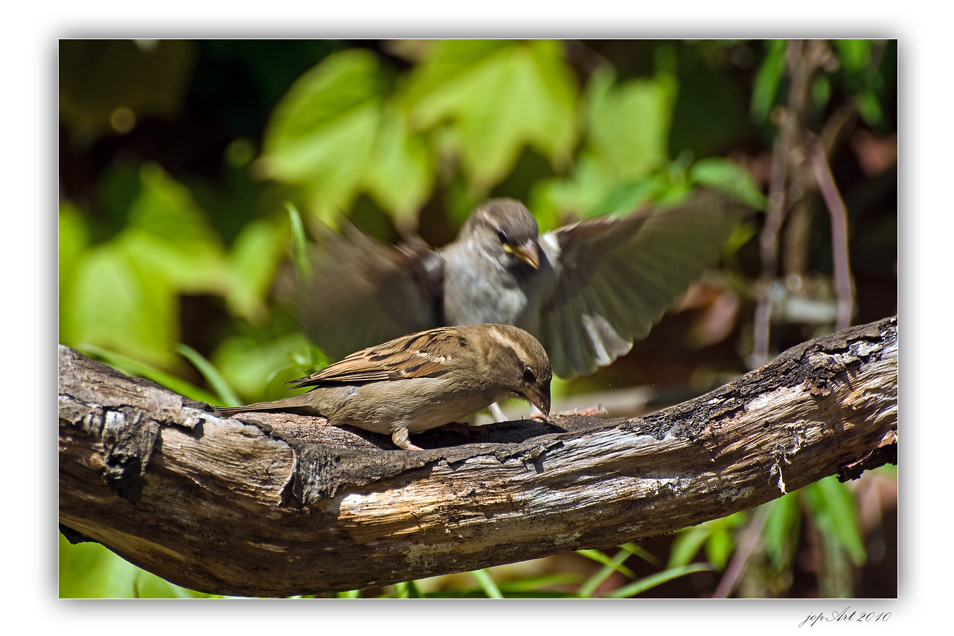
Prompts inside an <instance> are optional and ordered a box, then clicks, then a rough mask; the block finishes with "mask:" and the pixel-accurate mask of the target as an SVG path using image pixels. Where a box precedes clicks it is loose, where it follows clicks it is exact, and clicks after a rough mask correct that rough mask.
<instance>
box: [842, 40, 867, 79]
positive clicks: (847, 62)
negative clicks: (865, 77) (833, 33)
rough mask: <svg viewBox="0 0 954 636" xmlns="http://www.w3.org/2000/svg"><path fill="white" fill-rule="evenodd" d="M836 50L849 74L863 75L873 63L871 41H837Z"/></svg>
mask: <svg viewBox="0 0 954 636" xmlns="http://www.w3.org/2000/svg"><path fill="white" fill-rule="evenodd" d="M835 48H836V49H838V53H839V57H840V58H841V65H842V67H843V68H844V69H845V70H846V71H847V72H849V73H861V72H862V71H864V70H865V69H866V68H867V67H868V64H869V63H870V61H871V40H835Z"/></svg>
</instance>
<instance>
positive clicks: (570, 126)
mask: <svg viewBox="0 0 954 636" xmlns="http://www.w3.org/2000/svg"><path fill="white" fill-rule="evenodd" d="M407 101H408V103H409V104H410V109H411V110H410V114H411V122H412V124H413V126H414V127H415V128H416V129H424V128H431V127H435V126H437V125H438V124H440V123H442V122H449V125H450V126H451V127H452V128H453V129H454V134H452V135H450V136H445V137H444V140H445V142H447V144H446V146H445V150H449V151H452V152H454V154H457V155H459V156H460V158H461V164H462V167H463V170H464V172H465V173H466V174H467V176H468V179H469V180H470V181H471V183H472V185H473V186H474V188H476V189H477V190H479V191H484V190H486V189H489V188H490V187H491V186H492V185H494V184H496V183H499V182H500V181H502V180H503V178H504V177H505V176H506V175H507V173H508V172H510V170H511V169H512V168H513V166H514V165H515V164H516V161H517V158H518V157H519V155H520V151H521V149H522V148H523V147H524V146H525V145H527V144H530V145H532V146H533V147H534V148H535V149H536V150H537V151H539V152H540V154H542V155H543V156H545V157H547V158H548V159H549V160H550V162H551V164H552V165H553V166H554V167H555V168H556V169H558V170H559V169H562V168H565V167H566V166H568V165H569V162H570V156H571V153H572V150H573V147H574V145H575V143H576V139H577V131H576V86H575V80H574V77H573V73H572V71H571V70H570V68H569V66H568V65H567V64H566V61H565V59H564V57H563V52H562V49H561V45H560V44H559V43H558V42H552V41H547V40H533V41H530V42H502V41H489V42H488V41H482V40H445V41H441V42H438V43H435V45H434V46H433V47H432V49H431V51H430V52H429V55H428V58H427V60H426V61H425V62H424V63H423V64H422V65H421V67H420V68H419V69H418V70H416V71H415V72H414V73H413V74H412V78H411V85H410V86H409V88H408V97H407Z"/></svg>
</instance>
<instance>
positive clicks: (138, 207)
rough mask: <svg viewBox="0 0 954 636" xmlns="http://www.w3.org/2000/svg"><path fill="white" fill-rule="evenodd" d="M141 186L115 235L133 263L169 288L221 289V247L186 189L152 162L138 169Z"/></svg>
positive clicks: (224, 282) (224, 277) (224, 281)
mask: <svg viewBox="0 0 954 636" xmlns="http://www.w3.org/2000/svg"><path fill="white" fill-rule="evenodd" d="M140 178H141V180H142V186H143V187H142V189H141V190H140V192H139V195H138V196H137V197H136V198H135V199H134V200H133V202H132V205H131V206H130V209H129V225H128V227H127V228H126V229H125V230H123V232H122V235H121V236H120V237H119V239H120V240H121V242H122V244H123V245H124V246H125V247H126V248H127V249H128V250H129V253H130V256H131V257H134V258H135V259H136V261H137V263H138V264H139V266H140V267H141V268H143V269H145V270H147V271H148V272H149V273H150V274H151V275H156V276H161V277H163V278H165V279H166V280H167V281H168V282H169V284H170V285H172V286H173V287H174V288H175V289H177V290H180V291H184V292H189V293H196V292H213V293H218V294H220V295H225V293H226V292H227V290H228V285H229V272H228V268H227V264H226V260H225V249H224V247H223V245H222V242H221V240H220V238H219V235H218V233H217V232H216V231H215V229H213V227H212V225H211V224H210V223H209V221H208V219H207V217H206V214H205V212H204V211H203V210H202V209H201V208H200V207H199V206H198V205H197V204H196V203H195V201H194V200H193V198H192V195H191V194H190V193H189V190H188V189H187V188H186V187H185V186H183V185H182V184H181V183H178V182H177V181H175V180H174V179H172V178H171V177H170V176H169V175H168V174H166V173H165V172H164V171H163V170H162V168H160V167H159V166H157V165H156V164H151V163H150V164H145V165H143V166H142V168H141V169H140Z"/></svg>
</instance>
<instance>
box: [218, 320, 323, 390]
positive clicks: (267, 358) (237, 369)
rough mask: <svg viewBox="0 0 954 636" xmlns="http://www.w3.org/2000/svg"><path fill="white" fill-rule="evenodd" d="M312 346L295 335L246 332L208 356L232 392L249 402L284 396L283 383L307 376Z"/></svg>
mask: <svg viewBox="0 0 954 636" xmlns="http://www.w3.org/2000/svg"><path fill="white" fill-rule="evenodd" d="M313 350H314V346H313V345H312V344H311V343H310V342H308V340H307V339H306V338H305V337H304V336H302V335H301V334H300V333H298V332H286V333H284V334H278V335H276V334H274V333H270V332H263V331H261V330H255V331H251V330H250V331H249V332H247V333H244V334H240V335H235V336H231V337H228V338H226V339H224V340H223V341H222V342H221V344H219V346H218V348H216V350H215V352H214V353H213V354H212V364H213V365H215V367H216V368H217V369H218V370H219V372H220V373H221V374H222V377H223V378H225V381H226V382H227V383H228V384H229V386H231V387H232V388H233V389H234V390H235V392H236V393H238V394H239V395H240V396H242V397H243V398H244V399H245V400H247V401H249V402H259V401H263V400H270V399H277V398H280V397H287V396H288V395H289V393H288V392H287V391H286V389H287V387H286V386H285V384H284V383H285V382H286V381H289V380H295V379H297V378H300V377H302V376H303V375H307V373H310V372H311V371H312V370H314V369H315V368H316V367H320V366H324V365H327V364H328V359H327V357H324V358H323V364H322V363H321V361H318V362H319V364H312V363H311V362H310V361H312V360H314V358H313V356H312V352H313Z"/></svg>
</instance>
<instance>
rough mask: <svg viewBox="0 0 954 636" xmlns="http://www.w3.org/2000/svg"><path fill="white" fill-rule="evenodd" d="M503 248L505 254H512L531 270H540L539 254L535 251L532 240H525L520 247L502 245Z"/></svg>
mask: <svg viewBox="0 0 954 636" xmlns="http://www.w3.org/2000/svg"><path fill="white" fill-rule="evenodd" d="M503 248H504V251H505V252H509V253H510V254H513V255H514V256H516V257H517V258H519V259H520V260H521V261H523V262H524V263H526V264H527V265H529V266H530V267H532V268H533V269H540V252H539V251H538V250H537V244H536V243H534V242H533V240H532V239H527V241H526V242H524V243H521V244H520V245H510V244H509V243H504V246H503Z"/></svg>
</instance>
